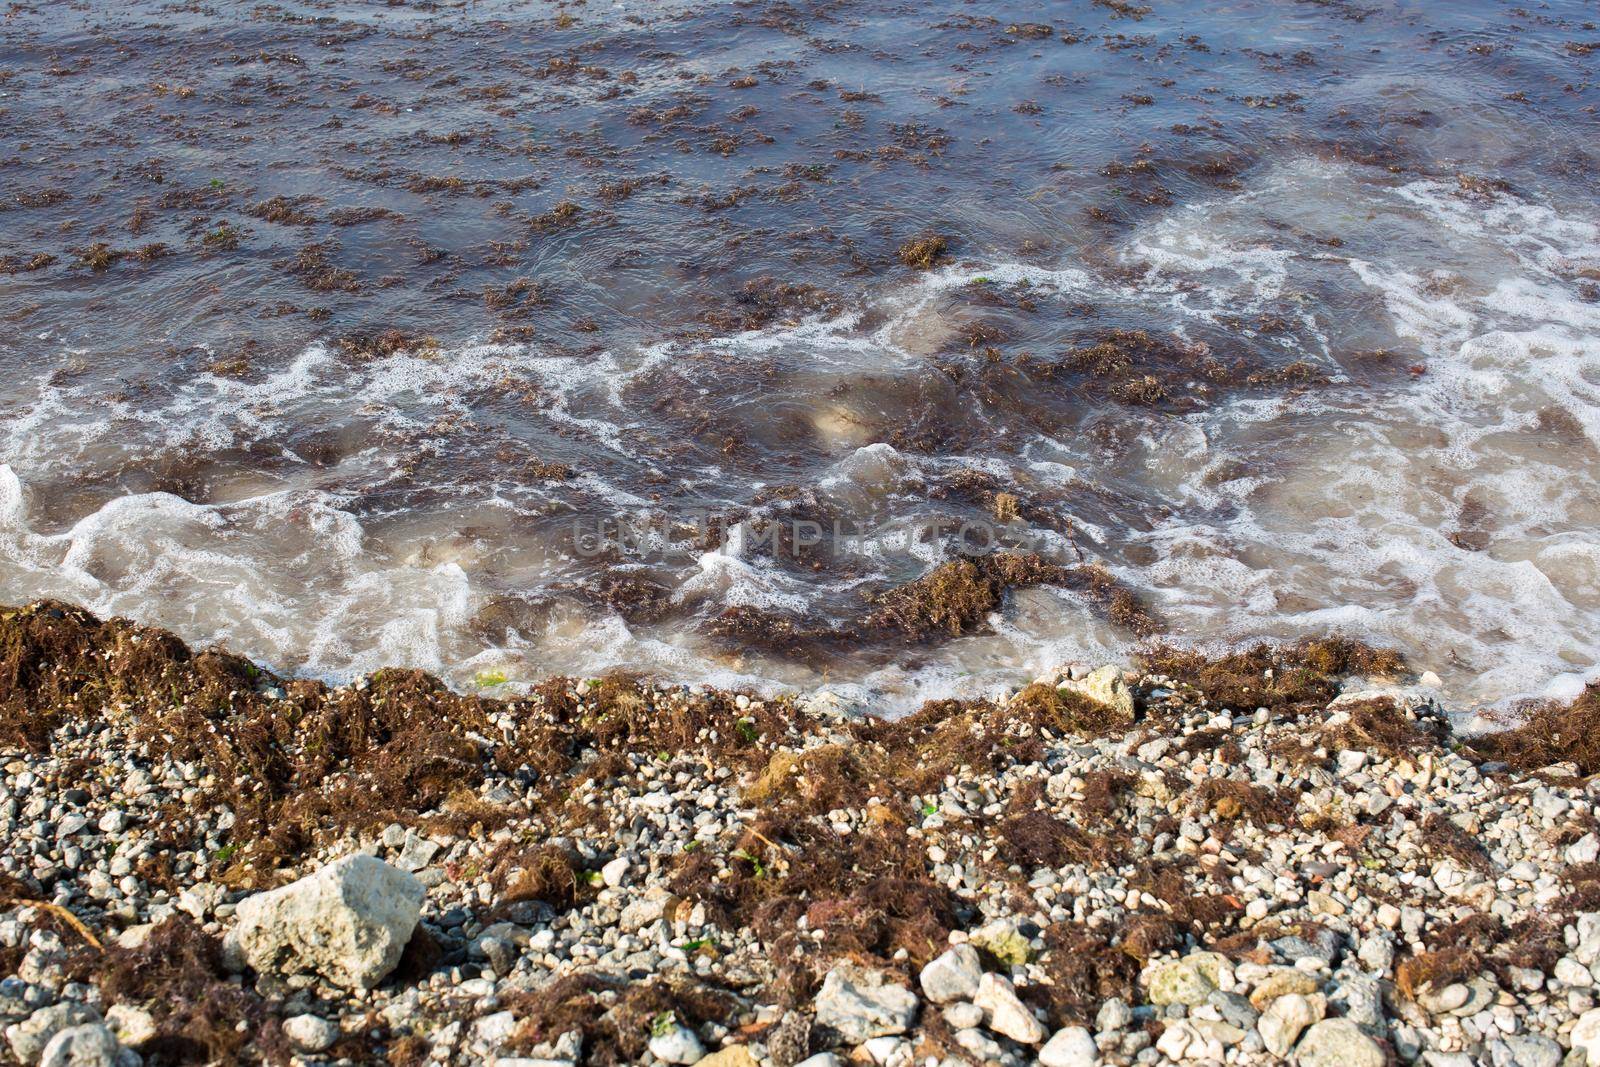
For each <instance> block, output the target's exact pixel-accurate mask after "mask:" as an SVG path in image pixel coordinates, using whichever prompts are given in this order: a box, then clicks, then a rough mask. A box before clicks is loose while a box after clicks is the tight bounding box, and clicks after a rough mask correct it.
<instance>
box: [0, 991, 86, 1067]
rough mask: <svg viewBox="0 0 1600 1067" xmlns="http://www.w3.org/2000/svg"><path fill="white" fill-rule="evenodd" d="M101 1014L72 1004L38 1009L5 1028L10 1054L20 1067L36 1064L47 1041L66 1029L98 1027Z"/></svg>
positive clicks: (83, 1006) (80, 1005) (42, 1053)
mask: <svg viewBox="0 0 1600 1067" xmlns="http://www.w3.org/2000/svg"><path fill="white" fill-rule="evenodd" d="M99 1021H100V1013H99V1012H97V1011H95V1010H94V1009H93V1008H89V1007H86V1006H85V1005H82V1004H76V1003H74V1002H72V1001H66V1002H65V1003H61V1004H52V1005H51V1006H50V1007H48V1008H40V1009H39V1010H38V1011H36V1012H34V1013H33V1014H32V1015H29V1016H28V1017H27V1018H26V1019H24V1020H22V1021H21V1022H19V1023H13V1024H12V1025H10V1026H8V1027H6V1043H7V1044H9V1045H10V1046H11V1054H12V1055H13V1056H15V1057H16V1058H17V1059H18V1061H20V1062H21V1063H23V1064H27V1065H30V1067H31V1065H32V1064H35V1063H38V1062H39V1058H40V1057H41V1056H43V1055H44V1050H45V1046H46V1045H48V1044H50V1039H51V1038H53V1037H55V1036H56V1034H58V1033H60V1032H61V1031H62V1030H66V1029H68V1028H69V1027H74V1026H82V1025H84V1024H86V1023H98V1022H99Z"/></svg>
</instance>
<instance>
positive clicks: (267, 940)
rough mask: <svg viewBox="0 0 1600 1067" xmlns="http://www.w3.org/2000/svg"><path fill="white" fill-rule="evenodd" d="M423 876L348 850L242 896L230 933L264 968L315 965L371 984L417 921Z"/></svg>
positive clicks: (338, 977) (390, 964) (345, 980)
mask: <svg viewBox="0 0 1600 1067" xmlns="http://www.w3.org/2000/svg"><path fill="white" fill-rule="evenodd" d="M424 895H425V890H424V889H423V887H422V883H421V882H419V881H417V879H416V878H415V877H413V876H412V875H410V874H407V873H406V872H405V871H402V870H398V869H396V868H394V867H391V866H389V864H387V863H385V862H383V861H382V860H380V859H377V858H375V857H373V856H366V855H356V856H346V857H345V858H344V859H341V860H337V861H335V862H333V863H330V864H328V865H327V866H326V867H324V868H322V869H321V870H319V871H317V872H316V873H315V874H311V875H307V876H306V877H305V878H302V879H300V880H299V881H298V882H294V883H291V884H290V885H286V886H283V887H282V888H281V889H274V890H271V891H269V892H266V893H257V894H256V895H255V896H251V897H246V898H245V899H243V900H241V901H240V902H239V906H238V911H237V912H236V914H237V916H238V923H237V925H236V926H234V928H233V930H232V932H231V933H230V934H229V937H230V939H231V940H232V941H233V942H234V944H235V945H236V946H237V948H238V949H239V951H240V953H241V954H242V955H243V957H244V959H245V961H246V962H247V963H249V964H250V966H251V967H254V968H255V969H256V970H258V971H267V972H275V973H280V974H298V973H306V972H310V973H314V974H318V975H320V976H322V977H323V978H325V979H326V980H327V981H329V982H332V983H333V984H335V985H339V986H343V987H345V988H347V989H371V988H372V987H373V986H375V985H377V984H378V983H379V982H381V981H383V979H384V976H385V975H387V974H388V973H389V972H390V971H392V970H394V966H395V964H396V963H398V962H400V953H401V952H402V951H404V949H405V947H406V942H407V941H409V940H410V939H411V933H412V931H413V930H415V929H416V926H417V917H418V916H419V915H420V914H421V912H422V901H423V897H424Z"/></svg>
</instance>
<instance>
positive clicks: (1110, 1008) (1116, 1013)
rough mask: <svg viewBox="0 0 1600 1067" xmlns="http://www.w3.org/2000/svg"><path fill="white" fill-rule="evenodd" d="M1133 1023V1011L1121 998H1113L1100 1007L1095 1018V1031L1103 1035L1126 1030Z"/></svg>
mask: <svg viewBox="0 0 1600 1067" xmlns="http://www.w3.org/2000/svg"><path fill="white" fill-rule="evenodd" d="M1132 1022H1133V1009H1132V1008H1130V1007H1128V1002H1127V1001H1125V1000H1123V999H1122V998H1121V997H1112V998H1111V999H1110V1000H1108V1001H1106V1002H1105V1003H1104V1004H1102V1005H1100V1011H1099V1012H1098V1013H1097V1014H1096V1015H1095V1017H1094V1025H1095V1029H1096V1030H1099V1031H1100V1032H1101V1033H1105V1032H1106V1031H1108V1030H1109V1031H1115V1030H1125V1029H1127V1027H1128V1025H1129V1024H1130V1023H1132Z"/></svg>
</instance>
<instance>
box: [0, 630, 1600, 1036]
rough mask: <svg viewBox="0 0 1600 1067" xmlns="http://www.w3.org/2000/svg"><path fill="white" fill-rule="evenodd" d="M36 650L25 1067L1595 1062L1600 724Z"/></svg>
mask: <svg viewBox="0 0 1600 1067" xmlns="http://www.w3.org/2000/svg"><path fill="white" fill-rule="evenodd" d="M0 631H3V633H4V644H3V646H0V647H3V648H4V650H5V665H6V670H5V671H4V672H0V702H3V706H4V708H5V712H6V716H5V720H4V721H5V722H6V724H7V735H6V739H5V741H4V746H5V747H4V754H5V762H4V764H3V768H4V777H3V778H0V819H3V822H4V835H3V840H4V845H3V851H0V879H3V885H4V888H5V898H4V904H3V910H0V960H3V967H4V971H5V973H6V977H5V978H4V979H3V981H0V1021H3V1023H4V1038H5V1045H6V1049H7V1054H9V1055H10V1056H11V1057H13V1058H14V1059H15V1060H16V1061H17V1062H19V1063H23V1064H27V1065H29V1067H32V1065H35V1064H45V1065H47V1067H62V1065H66V1064H75V1065H81V1064H108V1065H109V1064H122V1065H131V1064H135V1063H139V1062H144V1063H175V1062H201V1061H206V1062H272V1063H291V1062H292V1063H305V1064H312V1063H333V1064H346V1063H390V1064H397V1065H398V1064H425V1063H441V1064H479V1063H481V1064H498V1065H500V1067H564V1065H576V1064H580V1063H594V1064H614V1063H640V1064H694V1063H702V1064H710V1065H718V1067H748V1065H753V1064H754V1065H763V1067H765V1065H768V1064H771V1065H775V1067H793V1065H795V1064H805V1065H806V1067H828V1065H837V1064H845V1063H854V1064H879V1065H885V1067H912V1065H927V1067H936V1065H956V1064H1001V1065H1005V1067H1020V1065H1027V1064H1035V1063H1037V1064H1042V1065H1044V1067H1078V1065H1084V1067H1087V1065H1091V1064H1098V1063H1103V1064H1150V1065H1154V1064H1167V1063H1186V1064H1206V1063H1219V1064H1220V1063H1226V1064H1267V1063H1278V1062H1293V1063H1299V1064H1308V1065H1309V1064H1316V1065H1352V1064H1371V1065H1373V1067H1380V1065H1383V1064H1386V1063H1421V1064H1428V1065H1457V1064H1460V1065H1466V1064H1478V1063H1483V1064H1495V1065H1512V1064H1516V1065H1548V1067H1555V1065H1557V1064H1562V1063H1566V1064H1571V1065H1580V1064H1583V1063H1585V1062H1589V1057H1591V1056H1593V1057H1595V1059H1596V1061H1597V1062H1600V1008H1597V1007H1596V993H1595V985H1596V974H1597V973H1600V865H1597V863H1596V859H1597V854H1600V836H1597V833H1596V825H1597V824H1596V820H1595V815H1594V806H1595V801H1596V789H1595V787H1594V785H1593V784H1592V781H1591V779H1590V775H1591V774H1592V773H1593V772H1594V771H1595V770H1596V768H1595V767H1594V766H1592V765H1590V764H1589V763H1588V762H1587V761H1588V760H1589V759H1590V758H1591V754H1590V753H1588V752H1587V751H1586V749H1585V746H1586V744H1587V740H1586V739H1585V738H1581V737H1579V738H1575V739H1574V740H1575V744H1574V746H1573V747H1572V749H1571V751H1569V752H1567V753H1565V754H1566V755H1568V756H1569V757H1570V758H1569V759H1565V760H1561V759H1551V760H1550V761H1549V762H1548V763H1541V761H1543V760H1546V759H1549V757H1550V754H1551V752H1552V751H1553V750H1552V749H1551V747H1550V746H1551V745H1552V744H1555V745H1559V744H1560V740H1559V738H1560V732H1559V731H1560V727H1559V722H1560V721H1562V720H1561V718H1560V717H1561V716H1568V717H1572V716H1581V714H1582V713H1583V711H1584V709H1585V708H1586V707H1587V705H1586V704H1585V703H1584V701H1586V700H1587V699H1589V698H1587V697H1585V698H1583V699H1582V700H1580V702H1579V703H1578V704H1576V705H1573V706H1572V707H1571V708H1560V709H1558V708H1554V707H1549V708H1545V709H1543V710H1542V712H1540V713H1537V714H1535V715H1534V716H1533V717H1532V718H1529V719H1528V721H1527V723H1526V724H1525V725H1524V726H1522V727H1520V728H1519V729H1517V730H1513V731H1510V732H1502V733H1500V734H1492V735H1483V736H1480V737H1467V738H1461V737H1457V736H1455V735H1454V734H1453V733H1452V731H1451V727H1450V725H1449V716H1448V715H1447V712H1448V709H1444V708H1441V707H1439V706H1438V704H1437V703H1436V701H1435V700H1434V699H1433V697H1432V696H1430V693H1431V691H1432V689H1431V687H1429V686H1423V685H1419V684H1417V680H1416V679H1415V678H1410V677H1408V675H1407V674H1406V672H1405V671H1404V669H1403V668H1397V667H1395V665H1394V664H1393V663H1392V661H1391V660H1390V659H1389V658H1387V657H1384V656H1381V655H1375V654H1373V653H1371V652H1370V650H1365V649H1362V648H1359V647H1358V646H1353V645H1352V644H1350V643H1348V642H1330V643H1325V644H1322V645H1304V646H1299V647H1296V648H1280V649H1273V650H1269V649H1266V648H1265V647H1263V648H1258V649H1255V650H1253V651H1251V652H1249V653H1241V654H1239V655H1237V656H1235V657H1232V658H1230V659H1226V660H1220V661H1201V660H1199V659H1198V658H1195V657H1188V658H1185V657H1183V656H1179V655H1177V654H1173V655H1171V656H1169V657H1168V658H1167V659H1166V660H1165V661H1159V660H1152V661H1151V662H1149V663H1146V664H1144V665H1142V666H1141V665H1137V664H1126V665H1101V666H1098V667H1094V666H1092V665H1088V664H1083V665H1068V666H1066V667H1064V668H1063V669H1062V670H1061V671H1060V672H1057V673H1055V674H1053V675H1050V676H1045V677H1041V678H1040V679H1039V680H1038V681H1037V682H1035V683H1034V684H1033V685H1031V686H1028V687H1026V688H1024V689H1022V690H1020V691H1019V692H1017V693H1015V694H1012V695H1011V696H1010V697H1009V698H1008V699H1006V700H994V701H984V702H978V703H966V704H963V703H959V702H954V701H950V702H943V703H937V702H935V703H930V704H929V705H928V706H926V707H925V708H923V709H922V710H920V711H919V712H916V713H914V714H913V715H911V716H908V717H906V718H904V719H900V720H897V721H887V720H881V719H874V718H873V717H871V716H868V715H865V714H864V713H863V711H864V709H859V708H853V707H850V706H848V705H847V704H845V703H844V702H843V701H841V700H839V699H838V698H837V697H834V696H830V695H827V694H823V695H813V696H809V697H801V698H799V699H790V698H782V699H781V700H763V699H760V698H752V697H750V696H748V695H744V694H729V693H722V692H717V691H708V690H704V689H696V688H692V687H684V686H676V687H670V686H669V687H658V686H654V685H651V684H649V683H645V682H641V681H639V680H636V679H627V678H621V677H608V678H604V679H587V680H576V679H555V680H552V681H550V682H548V683H546V684H545V685H544V686H542V687H541V688H540V689H539V690H538V691H537V692H535V693H534V694H531V695H530V696H528V697H526V698H519V699H517V700H514V701H511V702H499V701H487V700H483V699H480V698H477V697H461V696H458V695H456V694H453V693H451V692H450V691H448V690H446V689H444V688H443V687H442V686H440V685H439V684H438V683H437V682H436V681H434V680H432V679H429V678H427V677H426V676H422V675H419V674H416V673H414V672H384V673H381V674H379V675H377V676H373V677H370V678H366V679H363V680H361V681H360V682H358V683H355V684H354V685H352V686H348V687H342V688H328V687H325V686H323V685H322V684H321V683H306V682H296V681H284V680H281V679H278V678H275V677H273V676H271V675H269V674H268V673H266V672H264V671H261V670H260V669H259V668H256V667H254V666H253V665H250V664H248V663H247V661H243V660H239V659H237V658H235V657H231V656H228V655H227V654H226V653H222V652H216V651H210V652H195V651H192V650H190V649H188V648H187V647H186V646H184V645H183V644H182V643H180V642H178V641H177V640H176V639H174V638H172V637H171V636H170V635H167V634H164V633H162V632H160V631H155V630H149V629H146V628H143V627H139V626H136V625H134V624H131V623H126V622H123V621H121V620H113V621H110V622H101V621H100V620H97V619H95V618H94V617H93V616H90V615H88V614H87V613H84V612H81V611H78V610H76V609H71V608H67V607H65V606H63V605H56V604H48V603H46V604H40V605H34V606H31V607H28V608H23V609H15V610H11V611H8V612H6V613H5V614H4V616H3V617H0ZM1362 666H1366V667H1382V668H1384V669H1385V670H1386V671H1388V672H1389V674H1388V676H1387V677H1369V676H1365V675H1362V674H1359V673H1348V672H1350V671H1351V670H1354V669H1358V668H1360V667H1362ZM1163 668H1165V670H1164V669H1163ZM119 679H120V681H119ZM335 708H336V709H338V711H339V714H338V717H337V718H334V717H331V716H327V715H325V714H324V713H325V712H326V711H328V710H329V709H335ZM262 716H267V717H270V719H271V720H272V721H274V722H279V723H289V724H292V725H291V726H290V727H289V728H288V729H286V730H283V731H280V732H279V733H278V734H277V735H276V736H274V735H273V734H272V732H271V731H270V730H263V729H262V728H261V723H263V722H265V721H267V720H266V719H265V718H262ZM1578 721H1579V720H1578V719H1572V720H1571V722H1572V723H1576V722H1578ZM334 722H342V723H344V724H345V725H346V727H347V732H346V733H345V734H344V735H343V736H340V735H338V734H336V733H335V732H331V731H330V730H329V725H330V724H331V723H334ZM1552 739H1554V740H1552ZM1558 754H1559V753H1558ZM1530 763H1541V765H1539V766H1531V765H1530ZM395 775H399V776H401V778H400V779H399V780H403V782H404V783H405V788H404V789H402V790H399V791H391V788H390V787H391V785H392V784H393V782H394V781H395V780H396V779H394V777H393V776H395Z"/></svg>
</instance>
